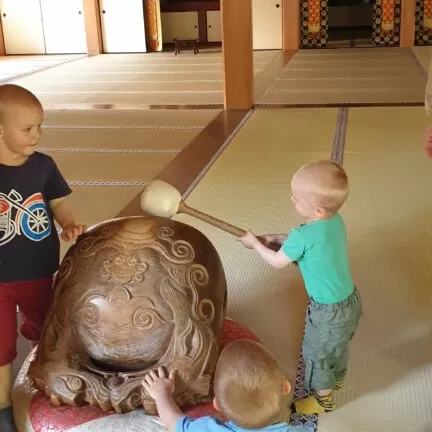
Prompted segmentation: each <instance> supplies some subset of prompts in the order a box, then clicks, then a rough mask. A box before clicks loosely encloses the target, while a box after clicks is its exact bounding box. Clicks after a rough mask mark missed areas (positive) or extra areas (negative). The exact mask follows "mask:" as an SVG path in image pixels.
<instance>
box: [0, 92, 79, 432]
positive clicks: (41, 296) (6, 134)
mask: <svg viewBox="0 0 432 432" xmlns="http://www.w3.org/2000/svg"><path fill="white" fill-rule="evenodd" d="M43 115H44V113H43V108H42V105H41V103H40V102H39V100H38V99H37V98H36V96H34V95H33V94H32V93H31V92H29V91H28V90H26V89H24V88H22V87H19V86H16V85H11V84H6V85H2V86H0V316H1V318H2V323H1V326H0V431H1V432H12V431H15V426H14V422H13V415H12V406H11V401H10V393H11V384H12V362H13V360H14V358H15V357H16V336H17V320H16V309H17V306H19V309H20V312H21V315H22V319H23V325H22V327H21V333H22V334H23V336H24V337H26V338H27V339H28V340H30V341H32V342H33V343H37V342H38V341H39V337H40V332H41V329H42V326H43V323H44V320H45V316H46V313H47V311H48V307H49V304H50V301H51V289H52V279H53V275H54V273H55V272H56V271H57V268H58V266H59V259H60V256H59V255H60V243H59V239H58V235H57V231H56V227H55V225H54V221H56V222H57V223H58V224H59V225H60V227H61V228H62V229H63V232H62V234H61V237H62V239H63V240H65V241H72V240H74V239H76V238H77V237H78V236H79V235H80V234H81V233H82V232H83V230H84V227H83V226H82V225H78V224H77V223H76V222H75V220H74V217H73V215H72V212H71V211H70V209H69V207H68V205H67V203H66V201H65V197H66V196H67V195H69V194H70V193H71V189H70V188H69V186H68V184H67V183H66V181H65V180H64V178H63V177H62V175H61V173H60V171H59V170H58V168H57V166H56V164H55V162H54V161H53V160H52V159H51V158H50V157H49V156H46V155H43V154H41V153H38V152H36V151H35V150H36V145H37V143H38V140H39V137H40V134H41V124H42V121H43Z"/></svg>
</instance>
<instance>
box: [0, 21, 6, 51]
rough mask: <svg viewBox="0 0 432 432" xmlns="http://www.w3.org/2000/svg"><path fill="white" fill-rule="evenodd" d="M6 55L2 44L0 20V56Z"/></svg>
mask: <svg viewBox="0 0 432 432" xmlns="http://www.w3.org/2000/svg"><path fill="white" fill-rule="evenodd" d="M5 55H6V48H5V43H4V35H3V27H2V23H1V20H0V56H5Z"/></svg>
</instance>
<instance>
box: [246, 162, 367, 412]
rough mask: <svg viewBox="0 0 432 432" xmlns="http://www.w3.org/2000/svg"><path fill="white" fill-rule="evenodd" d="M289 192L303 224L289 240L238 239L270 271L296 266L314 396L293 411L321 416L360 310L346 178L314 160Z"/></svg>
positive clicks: (330, 406) (330, 404)
mask: <svg viewBox="0 0 432 432" xmlns="http://www.w3.org/2000/svg"><path fill="white" fill-rule="evenodd" d="M291 190H292V197H291V199H292V202H293V203H294V206H295V209H296V211H297V213H298V214H299V215H300V216H302V217H304V218H305V223H304V224H302V225H300V226H298V227H296V228H294V229H292V230H291V231H290V233H289V235H288V236H287V235H284V234H276V235H272V234H269V235H265V236H263V238H264V243H263V242H262V241H260V240H259V239H258V238H257V237H256V236H255V235H254V234H252V233H251V232H248V233H247V234H246V235H245V236H244V237H242V238H241V239H240V240H241V241H242V243H243V244H244V245H245V246H246V247H248V248H250V249H255V251H256V252H258V254H259V255H260V256H261V257H262V258H263V259H264V261H266V262H267V263H268V264H270V265H272V266H273V267H276V268H282V267H285V266H286V265H288V264H290V263H293V262H296V263H297V264H298V266H299V269H300V272H301V274H302V276H303V279H304V283H305V286H306V290H307V293H308V295H309V297H310V304H309V307H308V310H307V313H306V320H305V335H304V339H303V348H302V350H303V357H304V361H305V365H306V373H305V388H306V390H312V391H313V392H314V393H313V395H312V396H311V397H309V398H306V399H304V400H301V401H297V403H296V409H297V411H299V412H302V413H304V414H308V413H321V412H326V411H332V410H334V409H335V403H334V400H333V390H334V389H340V388H341V387H342V385H343V381H344V378H345V375H346V372H347V366H348V349H349V343H350V341H351V339H352V338H353V336H354V333H355V331H356V328H357V325H358V322H359V319H360V311H361V302H360V298H359V295H358V292H357V290H356V288H355V286H354V283H353V280H352V276H351V270H350V266H349V259H348V251H347V234H346V229H345V225H344V222H343V220H342V217H341V216H340V215H339V213H338V210H339V209H340V207H342V205H343V204H344V202H345V200H346V198H347V196H348V192H349V187H348V178H347V175H346V173H345V171H344V169H343V168H342V167H341V166H340V165H339V164H338V163H336V162H334V161H330V160H321V161H316V162H312V163H310V164H307V165H305V166H303V167H302V168H300V169H299V170H298V171H297V172H296V174H295V175H294V177H293V179H292V181H291ZM261 238H262V237H261ZM270 242H277V243H279V244H281V249H280V250H279V251H277V252H275V251H273V250H271V249H269V248H268V247H267V246H266V244H269V243H270Z"/></svg>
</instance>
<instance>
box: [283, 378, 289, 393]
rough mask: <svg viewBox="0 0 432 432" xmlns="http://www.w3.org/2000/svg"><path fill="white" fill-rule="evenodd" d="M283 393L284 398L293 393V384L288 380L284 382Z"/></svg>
mask: <svg viewBox="0 0 432 432" xmlns="http://www.w3.org/2000/svg"><path fill="white" fill-rule="evenodd" d="M282 393H283V395H284V396H286V395H288V394H290V393H291V384H290V383H289V382H288V380H286V379H284V380H283V382H282Z"/></svg>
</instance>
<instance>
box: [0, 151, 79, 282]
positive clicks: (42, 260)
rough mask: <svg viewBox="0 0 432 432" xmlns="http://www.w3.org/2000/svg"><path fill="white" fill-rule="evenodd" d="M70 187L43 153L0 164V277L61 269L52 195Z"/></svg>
mask: <svg viewBox="0 0 432 432" xmlns="http://www.w3.org/2000/svg"><path fill="white" fill-rule="evenodd" d="M71 192H72V191H71V189H70V188H69V186H68V184H67V182H66V180H65V179H64V178H63V176H62V175H61V173H60V171H59V170H58V168H57V165H56V164H55V162H54V161H53V160H52V158H50V157H49V156H47V155H44V154H42V153H37V152H36V153H34V154H33V155H32V156H30V157H29V158H28V159H27V161H26V162H25V163H24V164H23V165H20V166H6V165H1V164H0V282H18V281H26V280H32V279H39V278H43V277H47V276H52V275H53V274H54V273H55V272H56V271H57V269H58V266H59V260H60V242H59V238H58V234H57V230H56V227H55V225H54V218H53V214H52V211H51V208H50V206H49V201H51V200H54V199H57V198H63V197H65V196H67V195H69V194H70V193H71Z"/></svg>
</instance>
